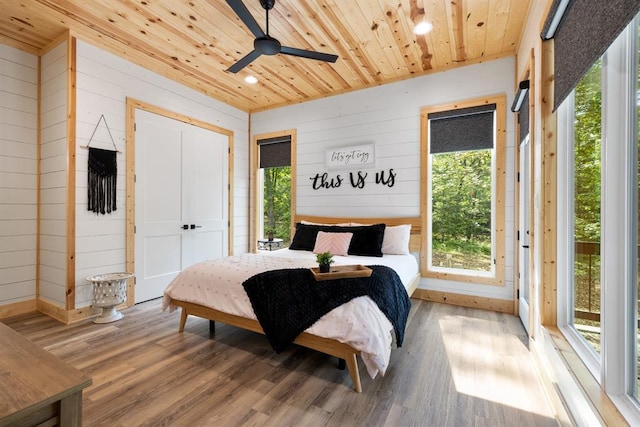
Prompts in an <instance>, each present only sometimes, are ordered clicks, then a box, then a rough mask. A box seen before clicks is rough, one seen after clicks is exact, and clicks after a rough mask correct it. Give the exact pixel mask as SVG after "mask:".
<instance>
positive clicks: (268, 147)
mask: <svg viewBox="0 0 640 427" xmlns="http://www.w3.org/2000/svg"><path fill="white" fill-rule="evenodd" d="M258 147H259V151H260V154H259V155H260V167H261V168H274V167H280V166H291V136H289V135H287V136H284V137H276V138H267V139H259V140H258Z"/></svg>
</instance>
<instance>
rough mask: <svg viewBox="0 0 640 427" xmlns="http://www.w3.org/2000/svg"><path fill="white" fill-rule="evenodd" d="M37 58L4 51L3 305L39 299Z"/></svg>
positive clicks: (0, 172) (0, 174)
mask: <svg viewBox="0 0 640 427" xmlns="http://www.w3.org/2000/svg"><path fill="white" fill-rule="evenodd" d="M37 112H38V57H37V56H35V55H31V54H29V53H25V52H22V51H19V50H17V49H14V48H12V47H8V46H5V45H0V305H3V304H11V303H15V302H20V301H27V300H33V299H35V294H36V233H37V226H36V218H37V142H38V141H37V138H38V132H37V123H38V121H37Z"/></svg>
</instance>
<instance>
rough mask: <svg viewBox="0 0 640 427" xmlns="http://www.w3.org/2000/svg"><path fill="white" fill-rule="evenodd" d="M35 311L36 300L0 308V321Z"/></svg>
mask: <svg viewBox="0 0 640 427" xmlns="http://www.w3.org/2000/svg"><path fill="white" fill-rule="evenodd" d="M34 311H36V300H34V299H33V300H28V301H20V302H14V303H11V304H6V305H1V306H0V319H6V318H8V317H13V316H18V315H20V314H27V313H32V312H34Z"/></svg>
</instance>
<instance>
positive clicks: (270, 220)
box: [254, 131, 295, 248]
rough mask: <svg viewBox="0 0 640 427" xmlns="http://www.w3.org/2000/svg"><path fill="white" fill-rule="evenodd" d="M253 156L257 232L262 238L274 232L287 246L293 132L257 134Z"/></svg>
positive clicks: (291, 202) (292, 186) (293, 178)
mask: <svg viewBox="0 0 640 427" xmlns="http://www.w3.org/2000/svg"><path fill="white" fill-rule="evenodd" d="M254 159H255V169H254V171H255V183H256V185H255V198H254V200H256V212H255V225H256V227H255V230H256V235H257V237H258V239H261V238H267V237H269V236H268V235H270V234H273V237H274V238H277V239H282V244H281V246H282V247H286V246H288V245H289V243H290V241H291V230H292V224H291V217H292V215H291V214H292V209H293V207H295V199H294V192H293V191H292V190H293V189H295V161H293V159H295V131H284V132H277V133H272V134H268V135H260V136H256V137H255V144H254ZM269 247H270V248H271V246H269ZM279 247H280V245H279Z"/></svg>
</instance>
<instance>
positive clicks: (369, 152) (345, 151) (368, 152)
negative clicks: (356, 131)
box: [325, 144, 376, 170]
mask: <svg viewBox="0 0 640 427" xmlns="http://www.w3.org/2000/svg"><path fill="white" fill-rule="evenodd" d="M325 155H326V165H327V169H329V170H337V169H343V170H344V169H362V168H368V167H373V166H375V164H376V153H375V146H374V145H373V144H367V145H356V146H353V147H342V148H332V149H330V150H327V151H325Z"/></svg>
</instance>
